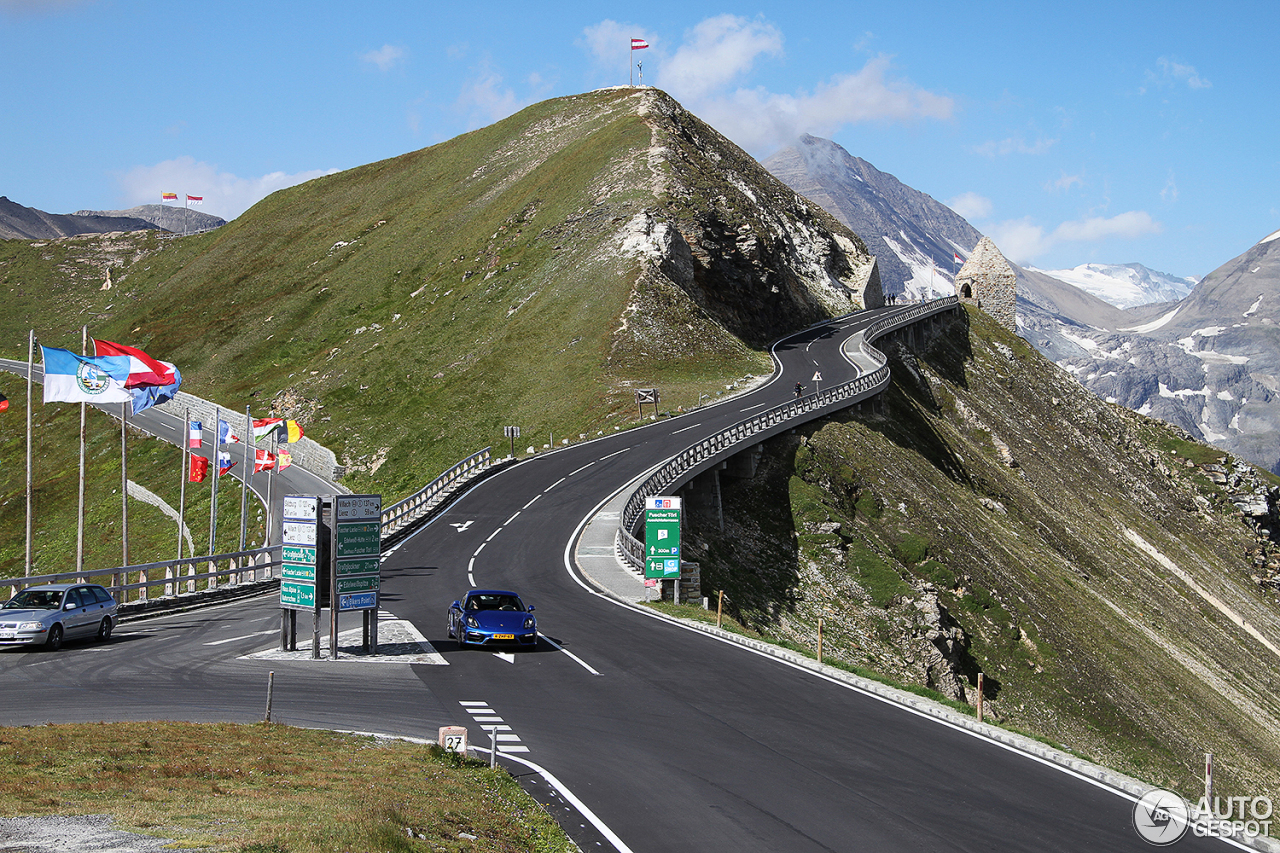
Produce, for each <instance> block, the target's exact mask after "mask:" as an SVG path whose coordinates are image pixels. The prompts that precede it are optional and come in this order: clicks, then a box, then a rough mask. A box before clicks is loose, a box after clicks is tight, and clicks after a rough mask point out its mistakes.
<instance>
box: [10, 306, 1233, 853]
mask: <svg viewBox="0 0 1280 853" xmlns="http://www.w3.org/2000/svg"><path fill="white" fill-rule="evenodd" d="M870 316H871V315H870V313H869V312H868V313H866V314H861V315H857V316H855V317H854V318H852V319H850V320H848V321H844V322H842V323H840V324H839V325H840V326H841V327H842V328H840V329H838V330H837V329H834V328H828V329H819V330H814V331H811V332H808V333H805V334H802V335H800V336H797V337H796V338H794V339H792V340H791V341H789V342H788V343H787V344H786V345H785V346H780V347H779V348H778V349H777V351H776V352H777V357H778V360H779V363H780V369H779V370H778V372H777V374H776V375H775V378H774V379H773V381H772V382H770V383H769V384H768V385H766V386H764V387H762V388H760V389H757V390H756V391H754V392H752V393H751V394H748V395H744V396H742V397H739V398H736V399H734V400H731V401H727V402H726V403H724V404H722V405H720V406H717V407H712V408H709V409H705V410H701V411H698V412H694V413H691V414H689V415H686V416H685V417H682V418H679V419H675V420H671V421H660V422H657V423H654V424H651V425H649V426H645V427H642V428H637V429H633V430H629V431H626V432H622V433H618V434H615V435H613V436H608V437H606V438H604V439H601V440H597V441H594V442H589V443H584V444H580V445H577V446H573V447H570V448H567V449H564V450H560V451H557V452H555V453H551V454H545V455H542V456H538V457H535V458H533V459H531V460H528V461H525V462H522V463H520V464H519V465H516V466H514V467H512V468H510V469H508V470H506V471H504V472H502V473H501V474H499V475H497V476H494V477H492V478H490V479H488V480H485V481H483V482H481V483H480V484H479V485H477V486H476V487H475V488H473V489H472V490H471V491H470V492H468V493H467V494H466V495H464V496H463V497H462V498H460V499H459V500H457V501H456V502H455V503H454V504H453V505H451V506H450V507H449V509H448V510H447V511H446V512H444V513H442V514H441V515H439V516H437V518H436V519H435V520H434V521H433V522H432V523H431V524H430V525H429V526H427V527H425V528H423V529H422V530H420V531H419V532H417V533H416V534H414V535H413V536H412V537H410V538H408V539H406V540H405V541H404V542H402V543H401V544H400V545H399V546H398V547H397V548H396V549H395V550H394V552H393V553H391V554H390V555H389V556H387V557H386V559H385V561H384V564H383V575H382V576H383V586H382V607H383V609H384V610H385V611H389V612H390V613H391V614H393V615H394V616H395V617H398V618H399V619H403V620H407V621H409V622H411V623H412V624H413V625H415V626H417V628H418V629H419V630H420V631H421V632H422V633H423V634H424V635H425V636H426V637H427V638H428V639H429V640H430V641H431V643H432V644H433V645H434V646H435V647H436V648H437V649H438V650H439V651H440V652H442V653H443V656H444V660H445V661H446V662H447V663H448V665H447V666H441V665H412V666H409V665H403V664H400V665H397V664H374V663H366V662H361V661H356V660H339V661H327V660H325V661H314V662H312V661H279V660H277V661H263V660H254V659H243V658H241V657H240V656H241V655H244V654H247V653H249V652H253V651H257V650H261V649H264V648H269V647H271V646H272V645H274V644H275V636H274V633H275V631H276V630H277V629H278V625H279V611H278V610H277V609H276V607H275V602H274V601H272V600H270V599H260V600H256V601H253V602H249V603H240V604H237V605H233V606H227V607H220V608H215V609H208V610H201V611H197V612H194V613H189V614H184V615H175V616H168V617H163V618H158V619H151V620H147V621H143V622H137V623H129V624H125V625H122V626H121V628H120V629H119V630H118V632H117V634H116V636H115V638H113V640H112V642H111V643H110V644H109V645H106V646H95V645H91V644H90V645H85V644H71V645H69V647H68V648H67V649H66V650H64V651H63V652H62V653H60V654H56V655H52V654H39V653H24V652H14V651H6V652H0V722H4V723H6V724H15V723H38V722H41V721H45V720H48V721H54V722H57V721H64V720H84V719H109V720H110V719H150V718H166V719H171V718H177V719H189V720H227V719H231V720H243V721H250V720H256V719H261V717H262V714H263V709H264V704H265V690H266V674H267V671H268V670H273V671H275V673H276V680H275V684H276V687H275V700H274V719H276V720H278V721H280V722H284V723H289V724H294V725H302V726H323V727H328V728H339V729H352V730H357V731H378V732H386V733H390V734H401V735H413V736H419V737H427V738H432V737H433V736H434V733H435V731H436V729H437V727H439V726H441V725H466V726H468V728H469V729H470V730H471V738H472V742H473V743H478V744H480V745H485V743H486V742H487V736H483V735H481V734H480V732H479V731H478V729H479V727H480V726H481V725H488V724H491V723H498V722H499V721H500V724H501V725H502V726H505V727H509V728H507V729H505V730H504V732H503V733H504V734H505V735H506V736H507V743H508V744H510V745H512V746H518V747H523V748H524V749H527V752H522V753H516V754H514V757H518V758H522V759H524V760H527V761H531V762H535V763H536V764H537V765H539V766H541V767H542V768H545V769H547V770H548V771H550V772H551V773H553V774H554V775H555V776H556V777H557V778H558V779H559V780H560V781H561V782H563V783H564V784H565V785H566V786H567V788H568V789H569V790H571V791H572V792H573V793H574V794H575V795H576V796H577V797H578V798H579V799H580V800H581V801H582V802H583V803H584V804H585V806H586V807H587V808H589V809H590V811H591V812H592V813H593V814H594V815H595V816H596V817H597V818H598V819H599V820H600V821H602V822H603V824H604V825H605V826H607V829H608V832H610V833H612V834H613V835H614V836H615V837H616V838H617V839H619V842H618V843H617V844H616V845H615V846H618V847H619V848H620V849H629V850H634V851H677V850H691V851H692V850H697V851H732V853H740V851H743V850H752V851H754V850H762V851H764V850H768V851H780V850H782V851H810V850H813V851H819V850H828V851H848V850H875V851H897V850H901V851H931V850H948V851H951V850H962V851H969V850H973V851H977V850H1002V851H1003V850H1035V851H1046V850H1063V851H1082V850H1108V851H1110V850H1135V851H1136V850H1146V849H1148V846H1147V844H1146V843H1145V842H1143V841H1142V840H1141V839H1140V838H1139V836H1138V835H1137V833H1136V832H1135V831H1134V829H1133V827H1132V814H1133V804H1132V802H1131V801H1130V800H1128V799H1126V798H1124V797H1122V796H1119V795H1118V794H1116V793H1115V792H1113V791H1111V790H1108V789H1104V788H1102V787H1099V786H1098V785H1096V784H1094V783H1092V782H1089V781H1087V780H1084V779H1082V778H1080V777H1078V776H1075V775H1073V774H1071V773H1069V772H1066V771H1064V770H1062V769H1061V768H1058V767H1054V766H1049V765H1046V764H1045V763H1043V762H1041V761H1039V760H1037V759H1033V758H1029V757H1027V756H1024V755H1021V754H1018V753H1015V752H1012V751H1010V750H1009V749H1007V748H1005V747H1003V746H1000V745H997V744H994V743H992V742H989V741H987V740H985V739H983V738H981V737H979V736H976V735H974V734H972V733H970V732H967V731H962V730H958V729H956V728H953V727H950V726H948V725H946V724H944V723H940V722H938V721H936V720H934V719H926V718H924V717H921V716H919V715H918V714H916V713H915V712H913V711H910V710H908V709H904V708H902V707H899V706H896V705H892V704H889V703H887V702H885V701H883V700H881V699H878V698H875V697H872V696H869V695H866V694H864V693H862V692H859V691H858V690H856V689H853V688H850V687H848V686H846V685H845V684H843V683H840V682H836V681H833V680H829V679H826V678H824V677H823V676H821V675H819V674H816V673H813V672H811V671H808V670H803V669H799V668H796V667H793V666H789V665H787V664H786V663H785V662H781V661H778V660H776V659H773V658H767V657H763V656H761V655H759V654H757V653H755V652H752V651H751V650H749V649H745V648H743V647H740V646H737V645H733V644H729V643H726V642H722V641H719V640H717V639H714V638H710V637H707V636H705V635H703V634H700V633H696V632H692V631H690V630H688V629H685V628H682V627H680V626H677V625H673V624H670V623H668V622H664V621H661V620H658V619H655V618H652V617H649V616H646V615H644V614H641V613H637V612H634V611H632V610H630V609H627V608H623V607H620V606H618V605H616V604H615V603H613V602H612V601H610V600H608V599H606V598H605V597H603V596H601V595H599V594H596V593H593V592H591V591H589V590H588V589H587V588H586V587H585V585H584V584H583V582H582V581H581V580H580V579H579V578H576V577H575V569H574V567H573V565H572V564H571V563H572V561H571V560H569V559H567V557H566V546H567V545H568V544H569V543H570V541H571V539H572V538H573V536H574V535H575V531H577V530H578V529H579V525H580V524H581V523H582V521H583V520H584V519H585V518H587V517H588V516H589V515H590V514H592V513H593V511H594V510H595V508H596V507H597V506H598V505H600V503H601V502H602V500H603V499H604V498H605V497H606V496H608V495H609V494H611V493H613V492H616V491H617V490H618V489H619V488H621V487H622V486H623V484H625V483H627V482H629V481H630V480H631V479H633V478H634V477H635V476H636V475H638V474H640V473H642V472H643V471H645V470H647V469H648V468H650V467H651V466H652V465H653V464H654V463H655V462H657V461H658V460H661V459H664V458H667V457H668V456H670V455H672V454H673V453H675V452H676V451H678V450H680V449H682V448H683V447H685V446H688V445H689V444H691V443H692V442H693V441H694V436H701V435H704V434H709V433H712V432H715V431H716V430H718V429H720V428H721V427H723V426H725V425H728V424H730V423H733V422H736V421H737V420H740V419H742V418H743V417H745V416H746V415H747V414H749V413H750V412H751V411H753V410H756V409H758V408H760V407H764V406H768V405H774V404H776V403H778V402H781V401H782V400H784V399H786V397H787V396H788V395H789V394H790V393H791V392H790V387H791V385H793V384H794V382H796V381H797V380H799V381H803V382H805V383H806V384H809V381H808V380H809V378H810V377H811V376H812V373H813V371H814V370H815V369H819V370H821V371H822V373H823V377H824V380H825V381H828V382H838V381H841V380H842V379H845V378H852V373H853V369H852V367H850V366H849V365H847V363H845V362H844V361H843V359H842V358H841V357H840V356H839V354H838V346H839V343H840V342H841V340H843V339H844V338H845V337H847V332H848V331H849V330H850V329H851V328H853V327H855V326H857V325H861V324H865V323H866V322H867V321H868V320H869V318H870ZM695 425H696V427H697V428H692V427H695ZM473 580H474V583H475V585H478V586H493V587H508V588H514V589H517V590H519V591H520V592H521V593H522V594H523V596H524V597H525V599H526V601H527V602H528V603H531V604H534V605H536V606H537V616H538V620H539V628H540V630H541V632H542V633H543V634H544V635H546V637H547V638H549V639H548V640H543V641H541V642H540V643H539V647H538V649H537V650H535V651H530V652H525V653H519V654H514V655H507V656H499V655H495V654H490V653H486V652H481V651H478V650H468V651H458V650H457V648H456V644H455V643H453V642H452V641H450V640H448V639H446V637H445V612H446V609H447V607H448V604H449V602H450V601H452V600H453V599H455V598H458V597H459V596H460V595H461V594H462V593H463V592H464V591H465V590H466V589H467V588H468V587H469V586H470V585H471V584H472V581H473ZM343 618H344V619H345V620H350V623H351V625H354V624H357V623H356V620H355V619H354V618H353V617H350V616H344V617H343ZM346 626H347V623H346V622H344V627H346ZM300 627H301V626H300ZM493 718H498V719H497V720H495V719H493ZM512 766H513V770H514V771H515V772H517V774H518V775H520V776H521V777H522V778H523V779H525V780H526V782H527V783H528V787H529V788H530V789H531V790H533V791H535V795H537V796H539V797H540V798H542V799H543V800H544V801H547V802H549V803H552V805H553V806H555V802H554V798H553V797H550V796H549V795H548V793H547V791H546V786H545V783H544V782H542V781H540V780H539V779H537V778H536V777H535V776H533V775H532V774H530V773H528V772H527V770H526V769H525V768H524V767H523V766H516V765H512ZM558 807H559V808H563V806H562V805H561V806H558ZM560 817H561V823H562V825H564V826H565V827H566V829H567V830H568V831H570V833H571V834H572V835H573V836H574V837H575V839H576V840H577V841H578V843H579V844H580V846H581V847H582V848H583V849H584V850H588V849H608V846H609V842H608V841H606V840H605V836H604V835H602V833H601V832H600V831H598V830H597V829H595V828H593V827H592V826H591V825H590V824H589V823H588V822H587V821H586V820H583V819H579V818H577V816H576V815H575V814H574V813H573V812H571V811H565V812H563V813H561V814H560ZM1210 844H1214V845H1215V849H1219V848H1217V847H1216V845H1218V844H1219V842H1214V841H1211V840H1208V839H1192V838H1189V837H1188V838H1186V839H1184V840H1183V841H1182V842H1180V845H1179V847H1180V849H1193V850H1196V849H1208V845H1210Z"/></svg>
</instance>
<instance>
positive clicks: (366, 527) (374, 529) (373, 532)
mask: <svg viewBox="0 0 1280 853" xmlns="http://www.w3.org/2000/svg"><path fill="white" fill-rule="evenodd" d="M337 546H338V559H339V560H341V559H342V558H343V557H367V556H369V555H376V554H377V553H378V552H379V550H381V548H382V527H381V525H380V524H379V523H378V522H377V521H348V522H338V527H337Z"/></svg>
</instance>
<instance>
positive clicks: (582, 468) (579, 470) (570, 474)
mask: <svg viewBox="0 0 1280 853" xmlns="http://www.w3.org/2000/svg"><path fill="white" fill-rule="evenodd" d="M598 461H600V460H598V459H597V460H596V462H598ZM594 464H596V463H595V462H588V463H587V464H586V465H583V466H582V467H581V468H579V469H578V470H577V471H570V472H569V476H570V477H572V476H573V475H574V474H579V473H581V472H583V471H585V470H587V469H588V468H590V467H591V466H592V465H594Z"/></svg>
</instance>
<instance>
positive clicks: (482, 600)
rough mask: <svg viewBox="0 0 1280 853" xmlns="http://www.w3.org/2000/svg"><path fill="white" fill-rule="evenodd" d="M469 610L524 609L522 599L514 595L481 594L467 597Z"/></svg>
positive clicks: (466, 607)
mask: <svg viewBox="0 0 1280 853" xmlns="http://www.w3.org/2000/svg"><path fill="white" fill-rule="evenodd" d="M465 609H467V610H524V605H523V604H521V603H520V599H519V598H517V597H516V596H514V595H494V594H488V593H486V594H481V595H472V596H469V597H468V598H467V603H466V606H465Z"/></svg>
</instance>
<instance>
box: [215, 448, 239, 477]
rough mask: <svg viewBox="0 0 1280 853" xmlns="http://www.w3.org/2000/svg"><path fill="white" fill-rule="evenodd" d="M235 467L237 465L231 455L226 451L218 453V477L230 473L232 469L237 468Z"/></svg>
mask: <svg viewBox="0 0 1280 853" xmlns="http://www.w3.org/2000/svg"><path fill="white" fill-rule="evenodd" d="M235 465H236V463H235V462H233V461H231V454H230V453H228V452H227V451H225V450H219V451H218V476H219V477H221V476H222V475H223V474H225V473H227V472H228V471H230V470H231V469H232V468H234V467H235Z"/></svg>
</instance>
